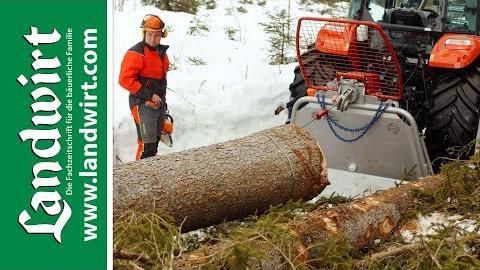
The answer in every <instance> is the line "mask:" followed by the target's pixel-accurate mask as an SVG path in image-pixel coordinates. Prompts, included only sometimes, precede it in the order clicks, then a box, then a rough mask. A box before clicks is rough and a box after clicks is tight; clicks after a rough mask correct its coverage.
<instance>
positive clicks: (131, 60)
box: [118, 51, 144, 94]
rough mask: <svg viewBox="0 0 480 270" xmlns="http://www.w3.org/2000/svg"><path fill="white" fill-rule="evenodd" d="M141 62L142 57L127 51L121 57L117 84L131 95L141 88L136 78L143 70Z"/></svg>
mask: <svg viewBox="0 0 480 270" xmlns="http://www.w3.org/2000/svg"><path fill="white" fill-rule="evenodd" d="M143 61H144V57H143V55H140V54H138V53H136V52H133V51H128V52H127V53H126V54H125V56H124V57H123V61H122V65H121V68H120V76H119V80H118V82H119V83H120V85H121V86H122V87H123V88H125V89H127V90H128V91H130V93H132V94H136V93H137V92H138V91H139V90H140V89H141V88H142V84H141V83H140V81H139V80H138V76H139V74H140V71H141V70H142V68H143Z"/></svg>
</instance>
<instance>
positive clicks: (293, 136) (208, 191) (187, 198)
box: [113, 125, 329, 231]
mask: <svg viewBox="0 0 480 270" xmlns="http://www.w3.org/2000/svg"><path fill="white" fill-rule="evenodd" d="M113 176H114V185H113V214H114V220H117V219H118V217H120V216H121V215H122V213H124V212H125V211H126V210H135V211H138V212H140V213H149V212H154V211H157V210H162V211H164V212H165V213H167V214H169V215H171V216H173V217H174V218H175V220H176V222H177V224H180V223H181V222H182V221H184V222H183V224H182V231H189V230H193V229H197V228H201V227H206V226H210V225H214V224H218V223H221V222H222V221H224V220H234V219H239V218H243V217H246V216H248V215H250V214H255V213H261V212H263V211H265V210H267V209H268V208H269V206H270V205H278V204H281V203H285V202H287V201H288V200H290V199H292V200H298V199H305V200H308V199H311V198H313V197H314V196H316V195H317V194H319V193H320V192H321V191H322V190H323V189H324V188H325V187H326V186H327V185H328V184H329V182H328V179H327V170H326V161H325V158H324V155H323V153H322V150H321V149H320V147H319V146H318V144H317V142H316V141H315V140H314V139H313V138H312V137H311V136H310V135H308V134H307V133H306V132H305V131H303V130H302V129H301V128H299V127H297V126H295V125H284V126H280V127H276V128H272V129H269V130H265V131H262V132H258V133H255V134H252V135H249V136H247V137H244V138H241V139H237V140H232V141H228V142H225V143H219V144H215V145H210V146H206V147H200V148H197V149H192V150H187V151H183V152H179V153H173V154H168V155H164V156H157V157H152V158H148V159H144V160H140V161H137V162H132V163H128V164H123V165H118V166H116V167H114V170H113ZM184 219H185V220H184Z"/></svg>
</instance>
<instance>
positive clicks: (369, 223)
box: [176, 176, 444, 269]
mask: <svg viewBox="0 0 480 270" xmlns="http://www.w3.org/2000/svg"><path fill="white" fill-rule="evenodd" d="M443 182H444V179H443V178H442V177H440V176H430V177H426V178H423V179H421V180H418V181H416V182H412V183H408V184H405V185H401V186H399V187H396V188H391V189H388V190H385V191H381V192H378V193H376V194H373V195H371V196H369V197H365V198H362V199H358V200H354V201H352V202H349V203H346V204H343V205H339V206H337V207H334V208H331V209H328V210H325V209H319V210H314V211H312V212H310V213H308V214H307V215H304V216H301V217H299V218H298V219H296V220H294V221H292V222H290V223H288V224H281V225H279V226H281V227H286V228H287V229H288V231H289V232H290V235H291V236H292V239H293V243H294V244H293V246H294V247H295V250H294V251H293V252H292V253H293V254H294V255H293V257H296V258H297V261H296V264H302V263H306V262H309V261H313V260H315V259H318V258H321V256H322V254H315V253H314V251H313V250H315V249H311V248H309V247H312V246H313V245H314V244H316V243H317V244H318V243H320V242H324V241H328V240H331V239H340V238H341V239H344V240H346V241H347V242H348V243H350V244H352V245H354V246H357V247H362V246H365V245H367V244H369V243H371V242H372V241H374V240H375V239H385V238H387V237H388V236H389V235H390V234H391V232H392V230H393V229H394V228H395V227H396V225H397V224H398V222H399V220H400V218H401V216H402V213H404V212H405V211H406V210H407V209H408V208H409V207H410V206H412V204H413V195H412V194H413V193H412V191H414V190H422V191H425V192H431V191H433V190H435V189H437V188H438V187H439V186H440V185H441V184H442V183H443ZM270 248H271V250H267V252H266V253H267V254H266V255H267V256H268V258H267V259H265V260H262V262H261V264H262V269H283V267H282V265H285V260H284V258H283V255H282V254H280V253H279V252H277V251H276V250H275V249H274V248H272V247H270ZM222 250H227V247H226V246H225V243H223V242H221V243H220V244H216V245H213V246H205V247H203V248H200V249H199V250H197V251H194V252H192V253H190V254H186V255H184V256H182V257H181V258H179V259H178V260H177V262H176V263H177V265H176V266H177V269H201V267H202V266H203V265H205V264H207V263H209V262H211V261H212V256H210V255H211V254H216V255H218V254H221V252H222Z"/></svg>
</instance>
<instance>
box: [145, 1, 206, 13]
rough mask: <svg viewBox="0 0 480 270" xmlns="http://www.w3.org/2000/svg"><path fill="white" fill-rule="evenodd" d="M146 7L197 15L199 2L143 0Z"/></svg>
mask: <svg viewBox="0 0 480 270" xmlns="http://www.w3.org/2000/svg"><path fill="white" fill-rule="evenodd" d="M141 1H142V3H143V4H144V5H148V6H154V7H156V8H158V9H162V10H169V11H181V12H186V13H191V14H197V10H198V7H199V5H200V1H199V0H141Z"/></svg>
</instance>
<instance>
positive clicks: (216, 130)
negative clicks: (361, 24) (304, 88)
mask: <svg viewBox="0 0 480 270" xmlns="http://www.w3.org/2000/svg"><path fill="white" fill-rule="evenodd" d="M254 2H255V3H256V1H254ZM288 2H289V1H287V0H282V1H280V0H274V1H267V4H266V5H265V6H263V7H262V6H258V5H257V4H252V5H242V4H240V3H238V1H237V0H217V1H216V3H217V7H216V9H213V10H206V9H205V8H204V7H202V9H201V10H200V11H199V12H198V14H197V15H196V16H195V15H191V14H187V13H175V12H168V11H162V10H159V9H157V8H155V7H150V6H146V7H145V6H142V5H141V4H140V3H139V2H138V1H135V0H130V1H128V0H127V1H126V3H125V6H124V10H123V11H122V12H120V11H115V14H114V29H115V31H114V78H115V80H116V81H117V79H116V78H118V74H119V71H120V63H121V61H122V59H123V55H124V54H125V52H126V51H127V49H128V48H130V47H131V46H132V45H134V44H135V43H137V42H138V41H140V39H141V35H140V29H139V26H140V23H141V21H142V18H143V17H144V15H145V14H156V15H159V16H160V17H161V18H162V19H163V20H164V21H165V23H166V25H167V28H168V29H169V36H168V38H166V39H163V40H162V44H166V45H170V48H169V50H168V52H167V53H168V55H169V59H170V61H171V62H173V63H174V66H175V67H176V69H174V70H171V71H170V72H169V73H168V91H167V103H168V105H169V109H170V113H171V114H172V115H173V117H174V120H175V131H174V134H173V140H174V146H173V147H172V148H168V147H166V146H164V145H161V146H160V148H159V153H160V154H166V153H170V152H176V151H182V150H185V149H189V148H193V147H199V146H204V145H209V144H213V143H217V142H222V141H226V140H230V139H235V138H239V137H242V136H245V135H248V134H251V133H254V132H257V131H260V130H263V129H267V128H271V127H274V126H278V125H281V124H284V123H285V120H286V118H287V115H286V112H285V111H284V112H282V113H281V114H280V115H274V110H275V109H276V108H277V107H278V105H280V104H284V103H286V102H287V101H288V99H289V91H288V85H289V84H290V83H291V81H292V80H293V69H294V67H295V66H296V65H297V64H296V63H291V64H288V65H279V66H278V65H277V66H274V65H269V64H268V62H269V59H268V56H267V55H268V48H269V45H268V36H267V35H266V34H265V33H264V32H263V29H262V26H261V25H259V23H261V22H264V23H265V22H267V12H275V11H276V10H281V9H286V8H287V5H288ZM291 5H292V11H291V14H292V17H293V18H295V21H296V18H299V17H301V16H329V15H327V14H325V15H319V14H320V13H321V11H322V10H326V9H328V8H331V7H329V6H326V5H322V4H318V5H315V6H310V7H309V9H308V10H306V9H305V8H304V7H302V6H300V5H298V3H297V1H291ZM240 6H243V7H244V8H246V10H247V12H246V13H240V12H238V11H237V9H236V8H237V7H240ZM232 7H233V8H234V9H233V10H234V12H232V11H231V10H232ZM229 10H230V11H229ZM345 12H346V5H345V8H337V9H334V10H333V13H334V17H340V16H342V15H343V14H345ZM194 18H197V19H199V20H201V21H203V22H205V24H206V25H207V26H208V27H209V28H210V30H209V31H208V32H203V33H202V34H200V35H196V36H192V35H188V34H187V32H188V30H189V26H190V25H191V21H192V20H193V19H194ZM227 27H232V28H236V29H238V30H239V31H238V33H237V34H236V37H235V38H236V40H230V39H229V38H228V37H227V35H226V33H225V28H227ZM295 28H296V25H294V26H293V29H295ZM291 55H292V56H294V52H293V50H292V51H291ZM193 58H197V59H199V58H201V59H202V60H203V61H205V62H206V64H205V65H195V64H194V63H193V62H192V61H191V59H193ZM189 59H190V60H189ZM127 96H128V92H127V91H126V90H124V89H123V88H122V87H121V86H120V85H118V83H117V82H116V83H115V85H114V94H113V100H114V156H115V157H116V158H117V159H118V160H120V161H121V162H130V161H132V160H133V159H134V156H135V151H136V146H137V145H136V131H135V126H134V123H133V120H132V119H131V116H130V111H129V108H128V98H127ZM327 159H328V157H327ZM118 160H117V161H118ZM329 176H330V177H329V178H330V181H331V182H332V185H330V186H329V187H328V188H327V189H326V190H325V192H324V193H322V195H325V196H328V195H329V194H330V193H332V192H336V193H339V194H341V195H345V196H356V195H361V194H364V192H365V191H367V193H368V192H373V191H375V190H378V189H385V188H388V187H390V186H392V185H393V181H392V180H389V179H381V178H375V177H367V176H364V175H353V174H351V173H347V172H342V171H336V170H329Z"/></svg>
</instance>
